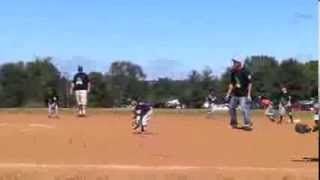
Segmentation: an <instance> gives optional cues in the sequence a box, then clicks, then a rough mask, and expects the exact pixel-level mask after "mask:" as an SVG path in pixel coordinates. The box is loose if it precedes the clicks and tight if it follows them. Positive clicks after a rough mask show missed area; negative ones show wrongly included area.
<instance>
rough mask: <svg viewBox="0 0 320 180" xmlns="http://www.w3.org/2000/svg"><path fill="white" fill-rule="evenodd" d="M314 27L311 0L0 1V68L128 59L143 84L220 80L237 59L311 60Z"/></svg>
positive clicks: (95, 65) (100, 64)
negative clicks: (204, 74) (140, 70)
mask: <svg viewBox="0 0 320 180" xmlns="http://www.w3.org/2000/svg"><path fill="white" fill-rule="evenodd" d="M317 25H318V24H317V1H315V0H308V1H306V0H280V1H279V0H268V1H257V0H242V1H240V0H229V1H221V0H197V1H196V0H134V1H133V0H91V1H79V0H67V1H66V0H46V1H45V0H43V1H40V0H28V1H21V0H19V1H18V0H11V1H9V0H7V1H6V0H4V1H1V6H0V63H4V62H10V61H17V60H31V59H33V58H34V57H35V56H53V57H55V61H54V62H55V63H56V64H57V65H58V66H59V68H60V69H61V71H67V72H72V71H73V70H74V69H75V68H76V66H77V65H78V64H83V65H84V67H85V68H86V69H87V70H88V71H94V70H95V71H106V70H107V68H108V66H109V65H110V63H111V62H112V61H114V60H130V61H132V62H134V63H137V64H140V65H141V66H143V67H144V70H145V72H146V73H147V75H148V77H149V79H150V78H156V77H162V76H170V77H174V78H182V77H184V76H185V75H186V74H187V73H188V72H189V71H190V70H191V69H197V70H201V69H203V68H204V67H205V66H209V67H211V68H212V69H213V71H214V74H216V75H219V74H221V73H222V72H223V71H224V70H225V68H226V67H227V66H229V65H230V60H229V59H230V58H231V57H233V56H239V55H240V56H249V55H259V54H267V55H271V56H275V57H277V58H278V59H284V58H288V57H295V58H298V59H300V60H301V61H305V60H307V59H316V58H317Z"/></svg>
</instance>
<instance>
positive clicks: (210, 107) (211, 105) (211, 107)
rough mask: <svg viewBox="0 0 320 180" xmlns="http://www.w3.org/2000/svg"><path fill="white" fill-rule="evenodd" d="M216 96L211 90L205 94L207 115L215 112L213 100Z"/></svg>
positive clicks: (214, 100)
mask: <svg viewBox="0 0 320 180" xmlns="http://www.w3.org/2000/svg"><path fill="white" fill-rule="evenodd" d="M216 99H217V98H216V97H215V96H214V93H213V90H210V91H209V95H208V96H207V99H206V101H207V103H208V115H209V116H210V115H212V114H213V113H214V112H215V102H216Z"/></svg>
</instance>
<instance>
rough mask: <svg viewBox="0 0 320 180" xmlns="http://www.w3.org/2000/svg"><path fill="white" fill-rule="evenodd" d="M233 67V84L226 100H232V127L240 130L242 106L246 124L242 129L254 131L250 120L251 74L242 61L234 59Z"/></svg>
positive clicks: (230, 85)
mask: <svg viewBox="0 0 320 180" xmlns="http://www.w3.org/2000/svg"><path fill="white" fill-rule="evenodd" d="M232 61H233V67H232V70H231V79H230V80H231V82H230V84H229V89H228V92H227V95H226V99H227V100H230V102H229V103H230V104H229V106H230V116H231V122H230V124H231V127H232V128H238V121H237V107H238V106H239V105H240V107H241V111H242V113H243V118H244V124H243V127H242V129H244V130H248V131H250V130H252V122H251V120H250V110H251V101H252V100H251V88H252V83H251V74H250V72H249V71H248V70H247V69H246V68H245V67H244V65H243V63H242V62H241V60H240V59H232Z"/></svg>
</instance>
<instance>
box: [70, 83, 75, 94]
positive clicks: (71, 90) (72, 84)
mask: <svg viewBox="0 0 320 180" xmlns="http://www.w3.org/2000/svg"><path fill="white" fill-rule="evenodd" d="M73 88H74V83H71V86H70V94H73Z"/></svg>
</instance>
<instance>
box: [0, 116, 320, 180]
mask: <svg viewBox="0 0 320 180" xmlns="http://www.w3.org/2000/svg"><path fill="white" fill-rule="evenodd" d="M253 119H254V121H255V122H254V128H255V129H254V131H252V132H245V131H241V130H234V129H230V128H229V127H228V119H227V116H226V115H224V114H219V115H217V116H216V117H215V119H207V118H206V117H205V114H199V113H181V114H179V113H166V114H165V113H155V115H154V117H153V119H152V120H151V122H150V127H149V129H148V131H149V133H147V134H145V135H141V134H135V133H133V131H132V129H131V127H130V122H131V114H129V113H123V112H104V111H103V112H100V113H95V114H91V116H89V117H87V118H76V117H74V116H73V115H72V114H70V113H65V114H63V116H62V117H61V118H60V119H57V120H56V119H48V118H47V117H46V115H45V113H30V112H29V113H26V112H22V113H12V112H11V113H4V112H1V113H0V147H1V150H0V174H1V175H2V176H1V175H0V179H1V178H2V179H10V178H11V179H23V180H24V179H54V180H57V179H61V180H62V179H68V180H84V179H86V180H87V179H100V180H106V179H108V180H110V179H125V180H129V179H146V180H147V179H148V180H149V179H150V180H153V179H154V180H155V179H168V180H170V179H177V180H187V179H188V180H189V179H200V180H202V179H223V180H233V179H234V180H235V179H246V180H247V179H281V180H295V179H304V180H311V179H317V178H318V176H317V174H318V173H317V172H318V168H317V167H318V162H312V161H307V160H306V159H308V158H309V159H311V160H312V158H318V143H317V140H318V136H317V135H316V134H315V133H314V134H307V135H299V134H296V133H295V132H294V131H293V125H289V124H283V125H277V124H274V123H270V122H269V121H267V120H266V119H264V118H263V117H260V116H258V115H256V116H254V117H253ZM2 179H1V180H2Z"/></svg>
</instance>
